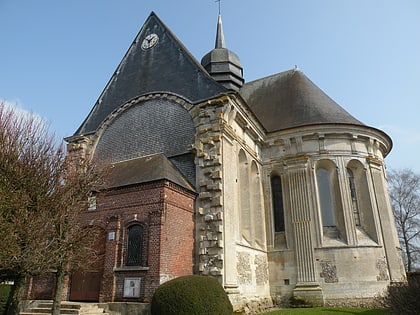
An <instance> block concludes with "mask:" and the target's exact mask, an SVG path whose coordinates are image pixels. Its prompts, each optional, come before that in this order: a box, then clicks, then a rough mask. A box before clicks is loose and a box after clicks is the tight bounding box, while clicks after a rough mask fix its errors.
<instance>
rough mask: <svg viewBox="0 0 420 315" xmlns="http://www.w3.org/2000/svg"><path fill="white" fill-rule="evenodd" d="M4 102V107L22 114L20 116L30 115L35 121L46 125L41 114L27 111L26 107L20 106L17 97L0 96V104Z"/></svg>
mask: <svg viewBox="0 0 420 315" xmlns="http://www.w3.org/2000/svg"><path fill="white" fill-rule="evenodd" d="M1 103H2V104H4V105H5V106H6V108H10V109H13V110H14V111H15V112H16V113H17V114H19V115H22V116H28V117H29V116H31V117H33V118H34V119H35V120H36V121H38V122H39V123H41V124H44V125H47V123H46V121H47V120H46V119H45V118H44V117H42V116H41V115H38V114H37V113H34V112H31V111H28V110H26V109H24V108H23V107H22V103H21V101H20V100H19V99H17V100H6V99H1V98H0V104H1Z"/></svg>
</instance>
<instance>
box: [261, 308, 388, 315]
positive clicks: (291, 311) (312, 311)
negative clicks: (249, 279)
mask: <svg viewBox="0 0 420 315" xmlns="http://www.w3.org/2000/svg"><path fill="white" fill-rule="evenodd" d="M353 314H355V315H356V314H362V315H389V313H388V311H387V310H372V309H366V308H338V307H311V308H287V309H281V310H277V311H271V312H268V313H264V314H263V315H353Z"/></svg>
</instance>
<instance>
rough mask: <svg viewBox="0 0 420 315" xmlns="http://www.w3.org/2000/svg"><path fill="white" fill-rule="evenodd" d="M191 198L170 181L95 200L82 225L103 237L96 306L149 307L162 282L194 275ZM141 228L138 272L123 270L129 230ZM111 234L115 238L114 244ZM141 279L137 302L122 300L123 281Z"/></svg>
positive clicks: (116, 191) (109, 193)
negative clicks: (96, 229)
mask: <svg viewBox="0 0 420 315" xmlns="http://www.w3.org/2000/svg"><path fill="white" fill-rule="evenodd" d="M194 199H195V195H194V194H193V193H191V192H189V191H187V190H185V189H183V188H181V187H179V186H177V185H175V184H172V183H171V182H168V181H164V180H162V181H158V182H153V183H148V184H141V185H136V186H131V187H126V188H118V189H113V190H110V191H106V192H103V193H99V194H98V195H97V208H96V210H93V211H87V212H86V213H85V215H84V217H83V220H84V221H85V222H87V223H89V224H94V225H98V226H100V227H102V228H103V229H104V231H105V233H106V242H105V257H104V265H103V277H102V284H101V292H100V300H101V301H103V302H105V301H132V302H140V301H141V302H147V301H150V300H151V297H152V296H153V292H154V290H155V289H156V287H158V286H159V284H160V283H161V282H162V281H165V280H167V279H170V278H174V277H177V276H181V275H187V274H192V272H193V246H194V236H193V235H194ZM132 224H140V225H141V226H142V227H143V231H144V235H143V244H142V257H141V266H139V267H137V266H135V267H131V266H126V265H125V260H126V241H127V234H126V233H127V227H129V226H130V225H132ZM110 233H115V234H114V235H115V237H114V239H113V240H110V239H109V236H110ZM126 277H140V278H141V296H140V298H126V297H124V296H123V287H124V279H125V278H126Z"/></svg>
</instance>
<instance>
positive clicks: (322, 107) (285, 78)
mask: <svg viewBox="0 0 420 315" xmlns="http://www.w3.org/2000/svg"><path fill="white" fill-rule="evenodd" d="M239 94H240V95H241V96H242V98H243V99H244V100H245V101H246V102H247V104H248V105H249V107H250V108H251V110H252V111H253V112H254V114H255V115H256V116H257V118H258V119H259V121H260V122H261V123H262V125H263V126H264V128H265V129H266V130H267V131H268V132H273V131H278V130H284V129H289V128H294V127H299V126H307V125H316V124H351V125H364V124H363V123H362V122H360V121H359V120H357V119H356V118H354V117H353V116H352V115H350V114H349V113H348V112H347V111H346V110H344V109H343V108H342V107H341V106H340V105H338V104H337V103H336V102H335V101H333V100H332V99H331V98H330V97H329V96H328V95H327V94H325V93H324V92H323V91H322V90H321V89H320V88H319V87H317V86H316V85H315V84H314V83H313V82H312V81H311V80H309V79H308V78H307V77H306V76H305V75H304V74H303V73H302V72H301V71H299V70H297V69H294V70H290V71H286V72H281V73H278V74H275V75H272V76H269V77H265V78H262V79H259V80H256V81H252V82H249V83H246V84H245V85H244V86H243V87H242V88H241V89H240V91H239Z"/></svg>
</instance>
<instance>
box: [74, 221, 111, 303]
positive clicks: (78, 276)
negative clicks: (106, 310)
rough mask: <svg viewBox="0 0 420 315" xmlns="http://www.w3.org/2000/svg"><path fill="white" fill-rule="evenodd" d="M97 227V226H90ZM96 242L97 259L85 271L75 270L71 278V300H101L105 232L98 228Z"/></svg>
mask: <svg viewBox="0 0 420 315" xmlns="http://www.w3.org/2000/svg"><path fill="white" fill-rule="evenodd" d="M89 228H97V227H89ZM97 229H98V230H97V235H98V237H97V239H96V242H95V244H94V248H95V253H96V255H95V259H94V260H92V261H91V262H90V263H89V265H88V266H85V267H87V269H84V270H83V271H75V272H73V273H72V275H71V278H70V298H69V299H70V301H86V302H99V292H100V290H101V282H102V275H103V270H104V258H105V232H104V231H103V230H102V229H100V228H97Z"/></svg>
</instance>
